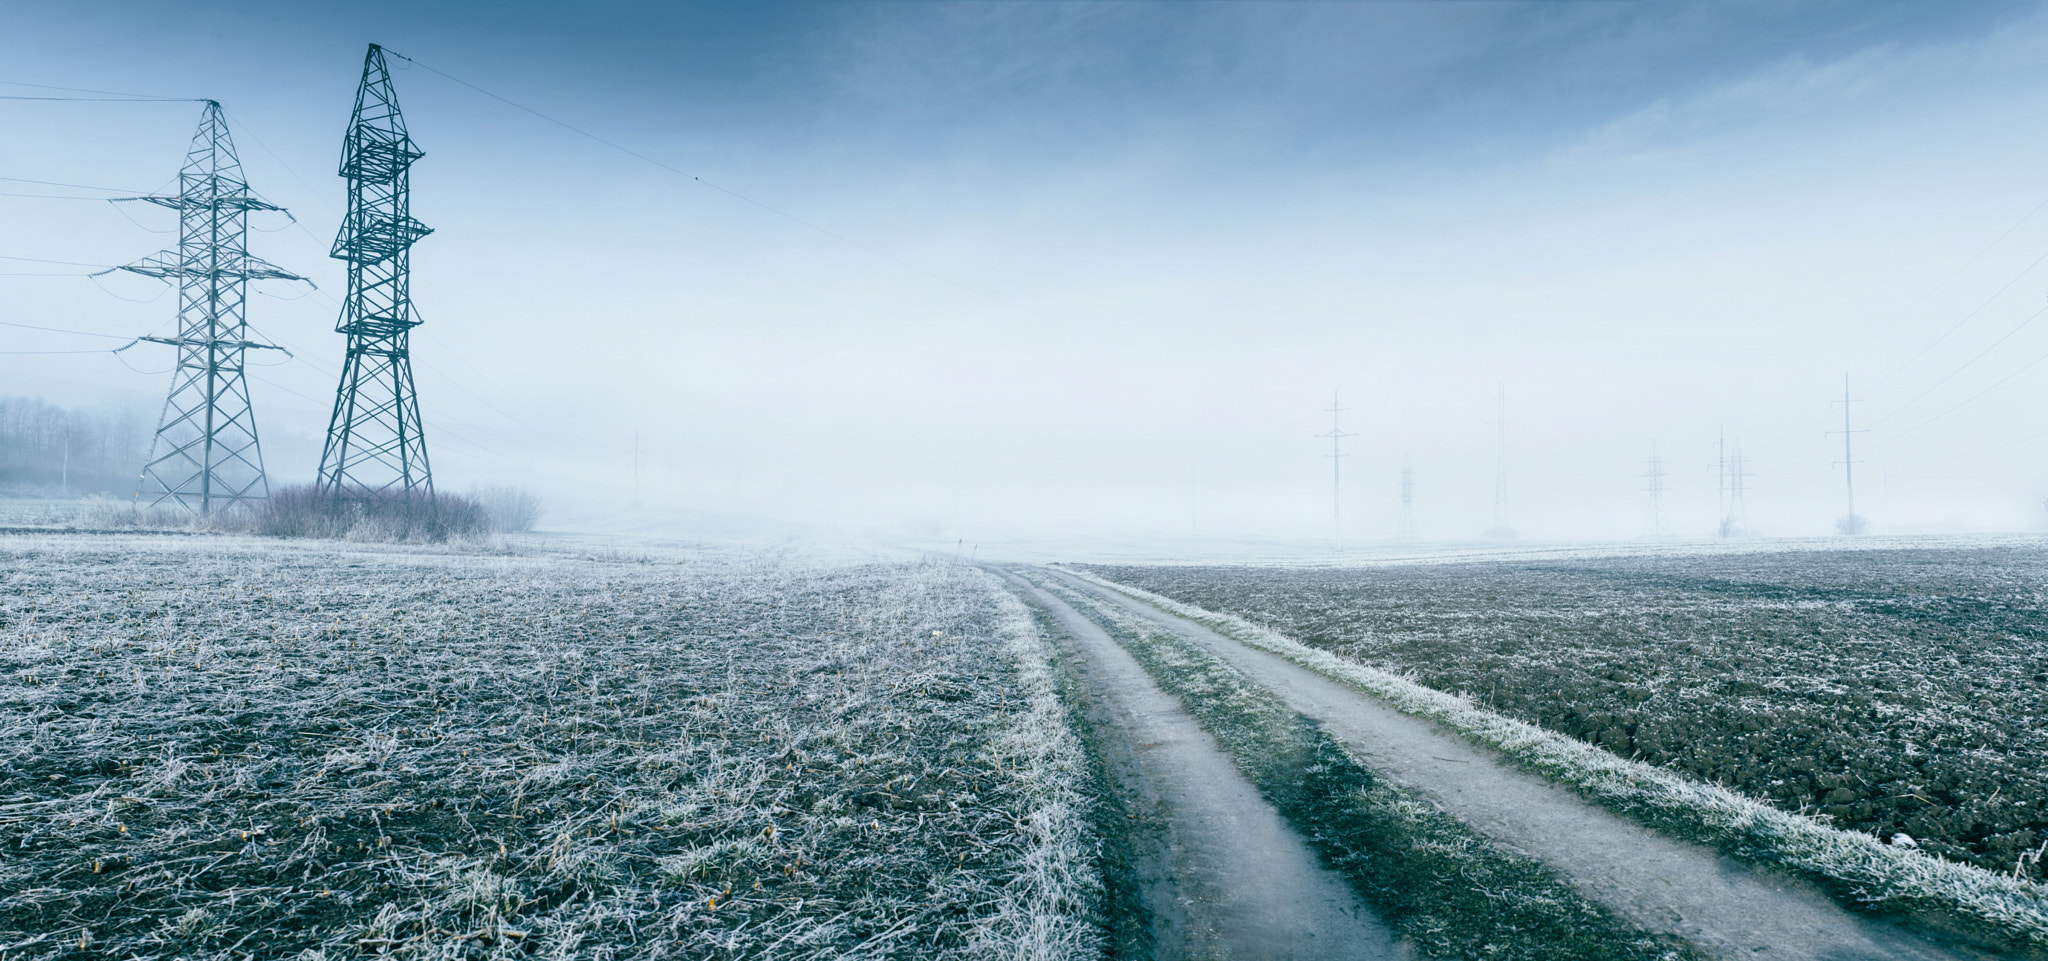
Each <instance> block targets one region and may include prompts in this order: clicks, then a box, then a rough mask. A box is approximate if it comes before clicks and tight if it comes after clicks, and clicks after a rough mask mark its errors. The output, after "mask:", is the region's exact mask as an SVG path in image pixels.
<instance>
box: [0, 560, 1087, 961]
mask: <svg viewBox="0 0 2048 961" xmlns="http://www.w3.org/2000/svg"><path fill="white" fill-rule="evenodd" d="M0 571H4V577H5V580H4V584H0V724H4V726H5V728H4V730H0V784H4V785H5V792H4V796H0V850H4V852H5V853H4V855H0V954H4V955H5V956H7V957H10V958H55V957H63V956H71V955H73V954H74V952H86V953H89V954H91V955H94V956H118V957H124V958H125V957H141V958H152V957H172V956H183V957H201V956H204V957H244V956H248V955H251V954H253V955H256V956H261V957H294V956H301V957H306V958H318V957H344V956H356V955H359V954H372V955H388V956H395V957H437V958H453V957H492V956H515V955H516V956H547V957H634V956H649V957H652V956H661V955H664V954H667V955H674V954H676V953H677V951H678V950H680V948H681V946H687V954H688V955H689V956H691V957H700V958H718V957H763V956H776V957H851V956H881V955H891V956H917V957H993V956H1003V957H1035V958H1064V957H1079V956H1084V955H1088V954H1090V953H1092V952H1093V950H1094V943H1095V942H1094V940H1093V939H1094V937H1095V935H1094V933H1093V929H1092V928H1091V927H1090V925H1089V918H1088V917H1087V912H1088V911H1089V910H1091V905H1092V904H1093V903H1094V894H1093V892H1094V891H1095V890H1096V888H1097V881H1096V879H1095V877H1094V875H1093V873H1092V870H1093V869H1092V865H1091V862H1090V861H1089V860H1088V858H1087V857H1086V856H1085V854H1084V852H1083V850H1082V848H1081V838H1082V828H1081V827H1080V826H1079V825H1080V821H1079V815H1078V813H1077V811H1078V808H1079V805H1080V799H1079V798H1078V796H1077V794H1076V785H1077V784H1078V783H1079V777H1080V774H1079V771H1078V766H1079V763H1080V762H1079V761H1077V757H1078V755H1077V753H1076V752H1077V748H1076V746H1075V744H1074V742H1073V739H1072V737H1071V735H1069V734H1068V733H1067V731H1066V729H1065V728H1064V727H1063V726H1062V722H1061V714H1060V708H1059V704H1058V702H1057V700H1056V699H1055V698H1054V695H1053V686H1052V685H1053V681H1052V680H1051V678H1050V675H1049V672H1048V670H1047V665H1046V662H1045V655H1044V651H1043V650H1042V649H1041V647H1040V646H1039V642H1038V640H1037V638H1036V636H1035V635H1034V634H1033V633H1032V631H1031V630H1030V622H1029V619H1028V617H1027V616H1026V615H1025V613H1024V611H1023V609H1022V608H1021V607H1020V606H1019V605H1018V604H1017V602H1016V601H1015V600H1014V599H1013V598H1011V597H1010V595H1008V594H1006V593H1003V592H1002V590H1001V589H1000V587H998V586H997V585H996V584H995V582H994V581H993V580H992V579H991V578H990V577H989V576H988V575H986V574H983V573H981V572H980V571H977V570H974V569H971V568H964V567H958V566H944V565H893V566H884V565H864V566H821V567H807V566H803V565H798V564H791V563H780V562H768V561H762V560H759V559H753V558H748V557H744V556H725V555H719V554H715V553H700V552H690V551H676V552H669V553H663V554H649V555H645V556H628V555H586V556H575V555H572V554H543V555H537V556H516V557H514V556H486V555H467V556H465V555H459V554H450V553H445V552H431V551H424V550H412V549H406V548H395V547H372V546H357V545H343V544H326V545H310V544H279V543H275V542H260V541H256V540H252V539H238V538H225V537H152V536H141V535H136V536H126V535H122V536H105V535H82V534H72V535H62V534H50V535H12V536H8V537H5V538H0Z"/></svg>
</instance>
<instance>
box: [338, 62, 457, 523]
mask: <svg viewBox="0 0 2048 961" xmlns="http://www.w3.org/2000/svg"><path fill="white" fill-rule="evenodd" d="M423 156H425V154H423V153H421V152H420V150H419V148H418V147H415V146H413V142H412V138H411V137H410V136H408V135H407V134H406V131H405V118H404V117H403V116H401V115H400V114H399V112H398V97H397V95H396V94H395V93H394V92H393V91H392V89H391V70H390V68H389V67H387V66H386V65H385V63H384V49H383V48H382V47H379V46H377V45H376V44H374V43H373V44H371V45H370V52H369V53H368V55H366V56H365V57H364V58H363V80H362V84H361V86H359V87H357V88H356V107H355V113H354V115H353V116H352V117H351V118H350V119H349V128H348V135H347V136H346V137H344V138H343V140H342V146H341V170H340V173H341V176H343V177H345V178H347V179H348V213H347V215H346V217H345V218H344V219H343V220H342V223H341V232H340V233H339V234H338V235H336V236H335V238H334V249H333V250H332V251H330V253H329V256H332V257H334V258H335V259H337V260H345V261H347V262H348V296H347V297H346V298H345V299H344V300H343V302H342V307H341V319H340V320H339V321H338V322H337V323H336V324H335V327H334V329H335V330H336V331H338V332H340V333H343V334H346V335H348V356H347V358H346V359H345V360H344V361H343V362H342V371H341V384H340V386H339V387H337V388H336V389H335V393H334V415H333V416H332V417H331V418H330V419H329V420H328V423H327V447H326V449H325V450H324V451H322V452H321V454H320V480H319V485H320V487H321V488H322V489H324V490H328V491H332V492H335V493H339V494H342V495H344V496H347V495H349V494H356V493H372V492H382V491H390V490H395V491H399V492H403V493H406V494H412V493H421V494H427V495H431V494H433V492H434V474H433V470H432V468H431V467H430V466H429V465H428V463H427V441H426V436H425V434H424V433H423V431H422V427H421V424H420V407H419V396H418V394H417V393H415V391H414V390H413V382H412V349H411V333H412V329H413V328H414V327H417V326H419V324H420V320H419V318H418V317H417V316H415V315H414V313H413V308H412V286H411V285H412V255H411V253H410V251H411V249H412V245H413V244H414V243H416V242H418V240H419V239H420V238H421V237H425V236H426V235H427V234H429V233H432V232H433V231H432V230H431V229H429V228H428V227H427V226H426V225H425V224H422V223H420V222H419V221H417V220H414V219H413V218H412V199H411V192H412V191H411V180H412V178H411V173H410V170H411V168H412V163H413V161H415V160H418V159H420V158H421V157H423Z"/></svg>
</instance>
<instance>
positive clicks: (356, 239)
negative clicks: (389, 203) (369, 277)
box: [327, 209, 434, 264]
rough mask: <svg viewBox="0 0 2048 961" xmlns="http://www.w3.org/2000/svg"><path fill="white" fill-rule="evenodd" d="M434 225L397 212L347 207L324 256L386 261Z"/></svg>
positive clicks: (359, 261) (377, 261) (349, 259)
mask: <svg viewBox="0 0 2048 961" xmlns="http://www.w3.org/2000/svg"><path fill="white" fill-rule="evenodd" d="M433 232H434V228H432V227H429V226H427V225H426V224H423V223H420V222H419V221H417V220H414V219H413V218H412V217H410V216H407V215H404V214H400V215H397V216H391V215H387V214H384V213H382V212H380V211H376V210H361V209H358V210H351V211H349V214H348V217H347V218H346V219H344V220H343V221H342V227H341V233H339V234H337V235H336V236H335V238H334V246H333V248H331V249H330V250H329V251H328V252H327V256H329V257H333V258H334V259H336V260H347V261H351V262H353V263H357V264H375V263H381V262H383V261H386V260H389V259H391V258H392V257H394V256H396V255H397V254H398V253H399V252H400V251H403V250H406V249H407V248H410V247H411V246H412V245H413V244H416V243H418V242H419V240H420V238H421V237H425V236H426V235H428V234H431V233H433Z"/></svg>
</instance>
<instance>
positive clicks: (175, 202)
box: [107, 194, 284, 211]
mask: <svg viewBox="0 0 2048 961" xmlns="http://www.w3.org/2000/svg"><path fill="white" fill-rule="evenodd" d="M131 200H140V201H142V202H143V203H148V204H156V205H157V206H159V207H169V208H171V209H172V210H276V211H282V210H284V208H283V207H280V206H278V205H276V204H274V203H271V202H270V201H268V200H259V199H257V198H256V197H254V196H252V195H250V194H221V195H219V196H212V197H209V196H204V195H201V196H191V197H187V196H178V195H171V196H165V195H162V194H148V195H145V196H141V197H109V198H107V202H108V203H123V202H125V201H131Z"/></svg>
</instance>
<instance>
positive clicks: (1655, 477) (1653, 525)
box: [1643, 441, 1671, 537]
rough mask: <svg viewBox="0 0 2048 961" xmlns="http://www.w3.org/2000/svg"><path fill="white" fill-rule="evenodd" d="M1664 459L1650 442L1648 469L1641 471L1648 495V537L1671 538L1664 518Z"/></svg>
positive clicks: (1653, 442)
mask: <svg viewBox="0 0 2048 961" xmlns="http://www.w3.org/2000/svg"><path fill="white" fill-rule="evenodd" d="M1664 476H1665V474H1664V457H1663V455H1660V454H1658V453H1657V442H1656V441H1651V442H1650V460H1649V464H1648V469H1646V470H1644V471H1643V480H1644V481H1645V482H1646V486H1645V487H1644V488H1643V489H1644V490H1646V491H1648V492H1649V494H1650V536H1651V537H1669V536H1671V523H1670V521H1669V519H1667V518H1666V517H1665V516H1664Z"/></svg>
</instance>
